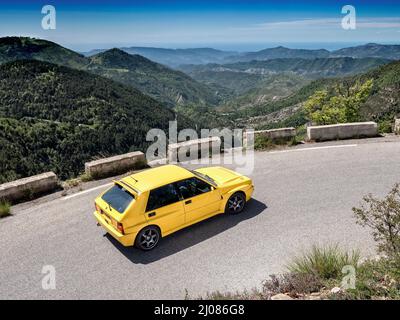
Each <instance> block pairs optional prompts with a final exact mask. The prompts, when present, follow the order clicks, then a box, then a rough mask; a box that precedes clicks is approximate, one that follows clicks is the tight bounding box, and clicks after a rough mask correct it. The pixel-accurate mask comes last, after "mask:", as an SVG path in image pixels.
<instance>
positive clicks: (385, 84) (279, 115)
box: [231, 61, 400, 128]
mask: <svg viewBox="0 0 400 320" xmlns="http://www.w3.org/2000/svg"><path fill="white" fill-rule="evenodd" d="M369 79H372V80H373V89H372V92H371V95H370V96H369V98H368V99H367V101H366V103H364V104H363V106H362V107H361V110H360V111H361V117H362V118H363V120H372V121H377V122H385V121H388V122H392V121H393V118H394V117H395V116H397V117H399V116H400V61H395V62H392V63H389V64H385V65H383V66H381V67H378V68H375V69H373V70H371V71H369V72H366V73H363V74H360V75H356V76H352V77H346V78H331V79H320V80H317V81H313V82H312V83H310V84H309V85H306V86H305V87H303V88H301V89H300V90H299V91H297V92H296V93H294V94H292V95H290V96H289V97H287V98H284V99H281V100H280V101H276V102H269V103H266V104H263V105H259V106H255V107H251V108H247V109H245V110H240V111H238V112H235V113H233V114H232V115H231V117H232V119H239V122H240V123H241V125H246V124H247V125H249V124H252V125H254V126H256V127H258V128H268V127H280V126H299V125H302V124H304V123H305V122H306V121H307V120H306V119H305V116H304V113H303V110H302V104H303V103H304V102H305V101H306V100H307V99H308V97H310V96H311V95H312V94H314V93H315V92H316V91H317V90H322V89H327V90H328V91H332V90H333V89H334V88H335V87H337V86H339V85H342V86H343V85H344V86H347V87H351V86H353V85H354V84H356V83H357V82H359V83H363V82H365V81H367V80H369Z"/></svg>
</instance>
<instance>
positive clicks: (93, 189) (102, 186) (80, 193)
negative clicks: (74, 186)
mask: <svg viewBox="0 0 400 320" xmlns="http://www.w3.org/2000/svg"><path fill="white" fill-rule="evenodd" d="M113 184H114V182H110V183H106V184H103V185H101V186H98V187H95V188H92V189H88V190H84V191H81V192H78V193H74V194H71V195H70V196H66V197H62V198H61V200H68V199H71V198H75V197H78V196H80V195H82V194H86V193H89V192H92V191H95V190H98V189H102V188H105V187H109V186H112V185H113Z"/></svg>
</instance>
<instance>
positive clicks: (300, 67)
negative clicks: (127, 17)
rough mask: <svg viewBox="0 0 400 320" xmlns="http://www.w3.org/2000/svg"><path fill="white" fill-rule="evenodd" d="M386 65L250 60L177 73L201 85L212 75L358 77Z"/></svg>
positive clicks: (377, 62) (191, 67)
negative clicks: (188, 76) (189, 77)
mask: <svg viewBox="0 0 400 320" xmlns="http://www.w3.org/2000/svg"><path fill="white" fill-rule="evenodd" d="M390 61H391V60H388V59H380V58H361V59H354V58H348V57H343V58H317V59H300V58H296V59H294V58H286V59H281V58H280V59H271V60H264V61H259V60H252V61H249V62H237V63H227V64H223V65H218V64H208V65H205V66H199V65H187V66H181V70H182V71H184V72H186V73H187V74H189V75H190V76H192V77H193V78H194V79H197V80H201V81H205V79H206V76H205V74H207V75H208V76H209V77H212V76H213V75H214V74H218V73H238V74H247V75H260V76H263V75H272V74H278V73H285V72H290V73H295V74H297V75H301V76H304V77H306V78H323V77H337V76H346V75H353V74H357V73H362V72H365V71H367V70H370V69H373V68H375V67H377V66H380V65H383V64H386V63H389V62H390ZM237 76H238V75H237ZM244 76H245V75H244ZM214 77H215V76H214Z"/></svg>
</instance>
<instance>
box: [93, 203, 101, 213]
mask: <svg viewBox="0 0 400 320" xmlns="http://www.w3.org/2000/svg"><path fill="white" fill-rule="evenodd" d="M94 206H95V208H96V211H97V212H98V213H101V209H100V207H99V206H98V205H97V203H95V204H94Z"/></svg>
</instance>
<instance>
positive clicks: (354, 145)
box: [269, 144, 358, 153]
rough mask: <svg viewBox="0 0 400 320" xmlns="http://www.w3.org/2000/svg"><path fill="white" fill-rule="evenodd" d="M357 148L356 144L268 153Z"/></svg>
mask: <svg viewBox="0 0 400 320" xmlns="http://www.w3.org/2000/svg"><path fill="white" fill-rule="evenodd" d="M357 146H358V144H341V145H339V146H325V147H312V148H301V149H293V150H283V151H272V152H269V153H287V152H298V151H310V150H321V149H334V148H353V147H357Z"/></svg>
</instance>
